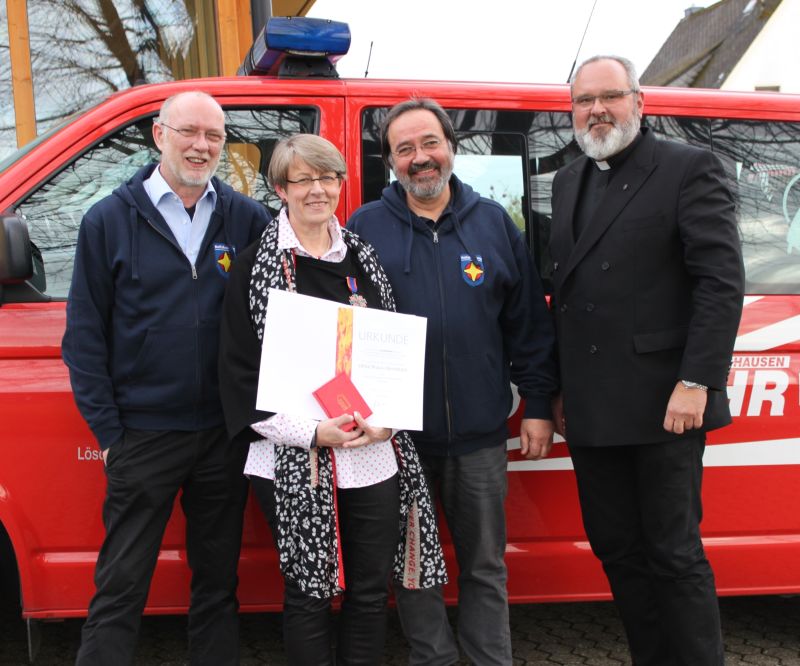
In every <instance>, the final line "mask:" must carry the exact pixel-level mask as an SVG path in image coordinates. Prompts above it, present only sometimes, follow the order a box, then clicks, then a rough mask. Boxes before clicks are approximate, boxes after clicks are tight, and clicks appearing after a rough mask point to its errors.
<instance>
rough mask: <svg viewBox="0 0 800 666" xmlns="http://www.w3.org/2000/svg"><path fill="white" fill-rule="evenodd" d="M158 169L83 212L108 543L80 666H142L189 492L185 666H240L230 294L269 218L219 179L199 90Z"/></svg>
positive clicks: (163, 141)
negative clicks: (148, 614)
mask: <svg viewBox="0 0 800 666" xmlns="http://www.w3.org/2000/svg"><path fill="white" fill-rule="evenodd" d="M153 137H154V139H155V143H156V146H157V147H158V149H159V150H160V151H161V161H160V163H158V164H150V165H148V166H146V167H144V168H142V169H141V170H140V171H139V172H138V173H136V174H135V175H134V176H133V177H132V178H131V179H130V180H129V181H128V182H126V183H124V184H123V185H121V186H120V187H119V188H118V189H116V190H115V191H114V192H113V194H111V195H110V196H108V197H106V198H105V199H103V200H102V201H100V202H99V203H97V204H96V205H94V206H92V208H91V209H90V210H89V211H88V212H87V213H86V215H85V217H84V219H83V222H82V223H81V228H80V231H79V234H78V246H77V251H76V255H75V268H74V273H73V277H72V286H71V288H70V293H69V299H68V301H67V329H66V334H65V335H64V341H63V346H62V351H63V357H64V362H65V363H66V364H67V366H68V367H69V371H70V380H71V383H72V389H73V392H74V394H75V400H76V402H77V404H78V408H79V409H80V411H81V414H82V415H83V417H84V418H85V419H86V421H87V423H88V424H89V427H90V428H91V430H92V432H93V433H94V436H95V437H96V438H97V441H98V444H99V446H100V449H101V450H102V454H103V462H104V465H105V473H106V482H107V490H106V498H105V503H104V505H103V522H104V524H105V529H106V537H105V540H104V542H103V546H102V548H101V550H100V553H99V556H98V559H97V567H96V570H95V585H96V588H97V590H96V593H95V595H94V598H93V599H92V601H91V604H90V606H89V617H88V618H87V620H86V624H85V625H84V627H83V635H82V642H81V647H80V651H79V652H78V657H77V664H80V665H82V666H83V665H89V664H98V665H100V664H103V665H108V664H114V665H115V666H116V665H118V664H120V665H121V664H131V663H133V658H134V652H135V649H136V639H137V634H138V630H139V624H140V618H141V614H142V611H143V609H144V606H145V602H146V600H147V595H148V591H149V588H150V580H151V578H152V575H153V570H154V568H155V565H156V561H157V558H158V553H159V549H160V546H161V539H162V537H163V535H164V530H165V528H166V525H167V521H168V520H169V517H170V514H171V513H172V507H173V504H174V502H175V498H176V497H177V495H178V492H179V491H182V495H181V507H182V508H183V512H184V515H185V516H186V552H187V559H188V563H189V567H190V568H191V570H192V582H191V604H190V608H189V631H188V633H189V663H190V664H192V665H200V664H208V665H209V666H211V665H213V666H219V665H220V664H238V663H239V633H238V631H239V630H238V617H237V616H238V602H237V599H236V585H237V581H238V579H237V573H236V570H237V566H238V561H239V550H240V546H241V533H242V514H243V510H244V504H245V500H246V493H247V486H246V480H245V477H244V476H243V474H242V470H243V467H244V459H245V457H246V455H247V449H246V448H244V449H239V448H236V447H233V446H232V445H231V444H230V442H229V441H228V438H227V436H226V431H225V427H224V424H223V418H222V408H221V405H220V401H219V395H218V392H217V346H218V328H219V318H220V312H221V309H222V297H223V293H224V290H225V285H226V282H227V276H228V271H229V269H230V265H231V262H232V261H233V259H234V257H235V256H236V253H237V251H239V250H242V249H244V248H245V247H246V246H247V245H249V244H250V243H251V242H252V241H254V240H255V239H256V238H258V237H259V236H260V234H261V232H262V231H263V229H264V228H265V226H266V223H267V213H266V210H265V209H264V207H263V206H260V205H259V204H257V203H256V202H255V201H253V200H251V199H249V198H248V197H246V196H244V195H241V194H238V193H236V192H234V191H233V190H232V189H231V188H230V187H229V186H227V185H225V184H224V183H222V182H220V181H219V180H218V179H217V178H215V177H214V172H215V170H216V168H217V165H218V163H219V159H220V154H221V151H222V148H223V146H224V143H225V116H224V114H223V111H222V109H221V108H220V106H219V104H217V102H216V101H215V100H214V99H213V98H212V97H210V96H209V95H207V94H205V93H202V92H186V93H181V94H178V95H175V96H173V97H171V98H169V99H167V100H166V101H165V102H164V104H163V106H162V107H161V111H160V114H159V116H158V118H157V119H156V120H155V122H154V125H153Z"/></svg>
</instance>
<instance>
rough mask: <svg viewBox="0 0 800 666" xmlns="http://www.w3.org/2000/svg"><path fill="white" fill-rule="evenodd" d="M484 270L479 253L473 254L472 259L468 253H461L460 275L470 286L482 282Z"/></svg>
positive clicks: (475, 285)
mask: <svg viewBox="0 0 800 666" xmlns="http://www.w3.org/2000/svg"><path fill="white" fill-rule="evenodd" d="M485 272H486V271H485V269H484V267H483V257H481V255H479V254H477V255H475V259H474V260H473V258H472V257H470V256H469V255H468V254H462V255H461V277H462V278H464V282H466V283H467V284H468V285H469V286H470V287H477V286H478V285H479V284H483V276H484V274H485Z"/></svg>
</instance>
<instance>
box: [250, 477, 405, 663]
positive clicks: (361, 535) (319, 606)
mask: <svg viewBox="0 0 800 666" xmlns="http://www.w3.org/2000/svg"><path fill="white" fill-rule="evenodd" d="M251 484H252V486H253V491H254V492H255V495H256V498H257V499H258V503H259V505H260V506H261V508H262V510H263V511H264V514H265V515H266V517H267V522H269V525H270V529H271V530H272V533H273V535H274V534H275V484H274V483H273V482H272V481H270V480H269V479H264V478H261V477H257V476H254V477H252V480H251ZM336 499H337V503H338V509H339V529H340V534H341V539H342V559H343V562H344V576H345V591H344V595H343V597H342V608H341V613H340V614H339V621H338V628H337V634H336V659H335V662H334V659H333V654H332V651H331V641H332V638H333V636H332V628H331V613H330V610H331V599H330V598H327V599H319V598H317V597H312V596H309V595H307V594H305V593H304V592H303V591H302V590H300V589H299V588H298V587H297V586H296V585H295V584H293V583H292V582H291V581H288V580H286V579H285V578H284V584H285V592H284V598H283V642H284V646H285V649H286V656H287V661H288V663H289V666H330V665H331V664H333V663H336V664H338V665H340V666H375V665H376V664H380V663H381V662H382V661H383V647H384V643H385V641H386V604H387V601H388V598H389V579H390V577H391V573H392V563H393V561H394V555H395V552H396V550H397V544H398V541H399V538H400V537H399V520H400V519H399V516H400V505H399V502H400V488H399V484H398V478H397V475H394V476H393V477H391V478H390V479H387V480H386V481H382V482H380V483H376V484H374V485H372V486H365V487H363V488H347V489H342V488H339V489H338V490H337V491H336Z"/></svg>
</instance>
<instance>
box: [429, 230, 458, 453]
mask: <svg viewBox="0 0 800 666" xmlns="http://www.w3.org/2000/svg"><path fill="white" fill-rule="evenodd" d="M431 233H432V234H433V252H434V255H435V258H436V280H437V281H438V283H439V303H440V308H441V312H442V376H443V383H444V413H445V416H446V418H447V441H448V443H451V442H452V441H453V417H452V414H451V410H450V389H449V387H448V383H447V336H446V335H445V331H446V330H447V312H446V309H445V306H444V284H443V282H442V262H441V257H440V254H439V253H440V250H439V232H438V231H436V230H435V229H431Z"/></svg>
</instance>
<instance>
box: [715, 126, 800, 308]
mask: <svg viewBox="0 0 800 666" xmlns="http://www.w3.org/2000/svg"><path fill="white" fill-rule="evenodd" d="M711 140H712V148H713V150H714V152H715V153H716V154H717V155H718V156H719V158H720V159H721V160H722V163H723V164H724V166H725V170H726V172H727V174H728V178H729V180H730V185H731V190H732V191H733V193H734V198H735V200H736V214H737V217H738V221H739V234H740V236H741V240H742V254H743V256H744V266H745V276H746V289H747V293H748V294H800V123H792V122H779V121H753V120H712V121H711Z"/></svg>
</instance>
